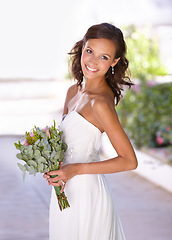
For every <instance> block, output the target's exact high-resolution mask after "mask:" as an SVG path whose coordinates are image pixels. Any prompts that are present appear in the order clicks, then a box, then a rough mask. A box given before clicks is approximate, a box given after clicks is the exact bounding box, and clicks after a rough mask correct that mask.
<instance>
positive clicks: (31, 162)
mask: <svg viewBox="0 0 172 240" xmlns="http://www.w3.org/2000/svg"><path fill="white" fill-rule="evenodd" d="M27 164H28V165H29V166H33V167H37V163H36V162H35V161H33V160H29V161H28V162H27Z"/></svg>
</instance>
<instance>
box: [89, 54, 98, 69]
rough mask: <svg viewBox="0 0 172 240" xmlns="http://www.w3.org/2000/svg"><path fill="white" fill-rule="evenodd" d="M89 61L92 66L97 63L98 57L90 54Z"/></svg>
mask: <svg viewBox="0 0 172 240" xmlns="http://www.w3.org/2000/svg"><path fill="white" fill-rule="evenodd" d="M89 63H90V64H91V65H92V66H95V65H97V64H98V57H96V56H94V55H92V56H91V57H90V59H89Z"/></svg>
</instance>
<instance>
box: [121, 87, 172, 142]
mask: <svg viewBox="0 0 172 240" xmlns="http://www.w3.org/2000/svg"><path fill="white" fill-rule="evenodd" d="M171 109H172V83H168V84H160V85H156V86H152V87H148V86H146V85H142V86H141V87H140V89H139V92H138V89H137V92H136V91H134V89H132V90H130V91H127V92H126V94H125V97H124V98H123V99H122V100H121V102H120V104H119V106H118V107H117V111H118V114H119V118H120V121H121V123H122V125H123V127H124V128H125V130H126V132H127V133H128V135H129V137H130V138H131V139H132V140H133V142H134V144H135V145H136V146H137V147H142V146H147V147H157V146H160V145H161V146H163V145H165V146H167V145H171V146H172V110H171Z"/></svg>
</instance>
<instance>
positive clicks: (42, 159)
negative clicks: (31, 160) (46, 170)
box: [36, 156, 47, 164]
mask: <svg viewBox="0 0 172 240" xmlns="http://www.w3.org/2000/svg"><path fill="white" fill-rule="evenodd" d="M36 161H37V163H38V164H39V163H47V161H46V159H45V158H44V157H42V156H40V157H39V158H37V159H36Z"/></svg>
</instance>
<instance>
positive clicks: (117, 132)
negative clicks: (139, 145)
mask: <svg viewBox="0 0 172 240" xmlns="http://www.w3.org/2000/svg"><path fill="white" fill-rule="evenodd" d="M92 108H93V112H94V115H95V118H96V119H97V120H98V121H99V123H100V125H101V126H102V128H103V129H104V131H105V132H106V134H107V136H108V138H109V140H110V142H111V143H112V146H113V147H114V149H115V150H116V152H117V157H114V158H111V159H108V160H104V161H101V162H91V163H84V164H83V165H81V166H79V167H78V170H77V171H78V174H85V173H88V174H90V173H95V174H106V173H116V172H122V171H128V170H134V169H136V168H137V158H136V155H135V152H134V149H133V147H132V145H131V143H130V141H129V139H128V137H127V135H126V133H125V132H124V130H123V128H122V126H121V124H120V122H119V120H118V116H117V113H116V111H115V109H112V108H111V107H110V106H109V104H108V103H107V102H106V101H104V100H96V101H95V102H94V104H93V105H92Z"/></svg>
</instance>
